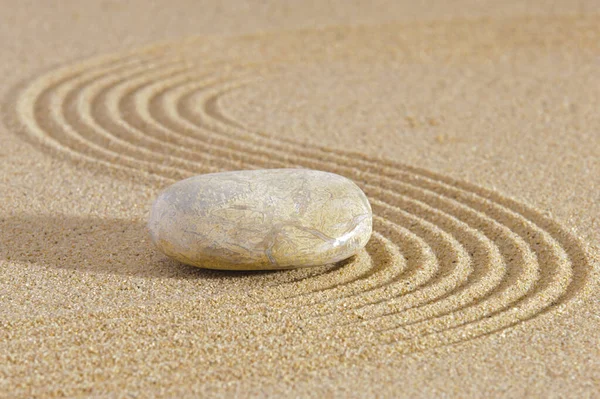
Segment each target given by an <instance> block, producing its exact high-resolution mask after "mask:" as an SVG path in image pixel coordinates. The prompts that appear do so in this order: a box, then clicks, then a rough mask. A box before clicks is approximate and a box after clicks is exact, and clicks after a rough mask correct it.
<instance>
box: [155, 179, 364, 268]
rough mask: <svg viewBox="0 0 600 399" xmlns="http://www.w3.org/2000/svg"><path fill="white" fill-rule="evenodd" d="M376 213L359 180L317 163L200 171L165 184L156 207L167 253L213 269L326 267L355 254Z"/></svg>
mask: <svg viewBox="0 0 600 399" xmlns="http://www.w3.org/2000/svg"><path fill="white" fill-rule="evenodd" d="M372 224H373V215H372V211H371V205H370V204H369V201H368V199H367V197H366V196H365V194H364V193H363V192H362V190H361V189H360V188H359V187H358V186H357V185H356V184H355V183H354V182H352V181H351V180H349V179H347V178H345V177H342V176H339V175H336V174H333V173H328V172H322V171H317V170H309V169H265V170H244V171H235V172H222V173H211V174H205V175H199V176H195V177H191V178H189V179H185V180H182V181H179V182H177V183H175V184H173V185H172V186H170V187H168V188H167V189H166V190H165V191H163V192H162V193H161V194H160V195H159V196H158V198H157V199H156V201H155V202H154V204H153V205H152V210H151V212H150V218H149V222H148V227H149V230H150V235H151V237H152V241H153V242H154V244H155V245H156V246H157V247H158V249H159V250H160V251H161V252H163V253H164V254H166V255H167V256H169V257H171V258H173V259H176V260H178V261H180V262H183V263H186V264H189V265H193V266H198V267H203V268H209V269H227V270H274V269H290V268H298V267H307V266H319V265H324V264H328V263H333V262H338V261H341V260H344V259H346V258H349V257H351V256H353V255H355V254H356V253H357V252H358V251H359V250H360V249H362V248H363V247H364V246H365V245H366V244H367V242H368V241H369V238H370V236H371V232H372Z"/></svg>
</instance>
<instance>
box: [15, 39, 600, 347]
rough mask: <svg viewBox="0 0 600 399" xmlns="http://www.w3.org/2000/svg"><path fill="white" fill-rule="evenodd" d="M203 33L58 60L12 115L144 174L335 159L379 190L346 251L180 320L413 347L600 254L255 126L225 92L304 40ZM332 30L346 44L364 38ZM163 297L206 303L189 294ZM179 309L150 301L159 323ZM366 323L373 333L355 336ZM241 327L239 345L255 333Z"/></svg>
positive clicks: (526, 212) (511, 204) (549, 298)
mask: <svg viewBox="0 0 600 399" xmlns="http://www.w3.org/2000/svg"><path fill="white" fill-rule="evenodd" d="M374 29H375V28H374ZM290 37H291V38H290ZM230 40H235V39H230ZM245 40H254V41H256V42H257V43H267V44H269V43H271V42H277V41H278V40H283V39H280V38H278V37H271V36H268V35H262V36H257V37H255V38H251V39H248V38H246V39H245ZM285 40H290V41H294V40H299V39H297V38H296V39H295V38H294V37H293V35H291V36H286V38H285ZM323 40H325V42H326V41H327V40H331V37H330V36H328V35H327V34H326V35H325V36H324V38H323ZM193 43H194V42H193V41H186V42H185V45H182V46H181V49H178V48H177V47H176V46H175V47H170V48H169V49H164V48H163V47H157V48H153V49H151V50H142V51H139V52H133V53H131V54H127V55H123V56H115V57H110V58H103V59H98V60H92V61H88V62H83V63H80V64H74V65H69V66H66V67H64V68H61V69H58V70H56V71H52V72H50V73H48V74H45V75H43V76H41V77H39V78H38V79H36V80H35V81H34V82H33V83H32V84H31V85H29V86H27V87H26V88H25V89H24V90H22V91H21V92H20V93H19V94H18V96H17V97H16V108H15V109H14V110H9V115H8V117H9V119H10V120H11V121H12V122H13V123H17V124H18V126H20V127H22V128H23V130H24V132H25V134H26V135H27V136H28V137H29V138H31V139H33V140H34V141H35V142H36V143H37V144H38V145H40V146H42V147H43V148H44V150H50V151H51V152H52V153H55V154H59V155H60V156H64V155H67V156H68V157H69V158H70V159H72V160H73V161H74V162H78V163H79V162H84V163H86V162H87V163H91V164H93V165H94V166H95V167H97V166H98V165H99V164H100V165H103V166H104V167H106V168H107V171H108V172H111V173H112V172H113V171H115V175H116V176H122V175H123V174H125V175H128V176H136V177H137V178H141V177H144V178H147V180H148V182H149V184H161V185H163V184H165V183H169V182H172V181H175V180H178V179H182V178H185V177H189V176H192V175H194V174H198V173H207V172H214V171H223V170H235V169H242V168H243V169H253V168H273V167H309V168H315V169H321V170H326V171H330V172H334V173H339V174H342V175H344V176H347V177H349V178H351V179H353V180H354V181H356V182H357V184H359V186H361V188H362V189H363V190H364V191H365V192H366V193H367V195H368V196H369V199H370V201H371V203H372V205H373V210H374V215H375V218H374V229H375V232H374V235H373V239H372V240H371V242H370V243H369V245H368V246H367V248H366V249H365V250H364V251H363V252H361V253H360V254H359V255H358V256H357V257H355V258H353V259H351V260H349V261H347V262H344V263H341V264H338V265H329V266H327V267H324V268H319V269H317V270H315V271H313V272H310V271H291V272H283V273H284V274H285V273H289V275H288V276H287V278H284V279H283V281H282V282H281V283H280V284H274V285H264V286H261V287H258V288H256V289H255V290H254V291H252V292H251V293H248V294H247V295H248V296H249V297H250V298H252V299H253V300H252V301H247V300H246V301H245V302H243V305H240V300H239V298H238V299H236V297H234V296H227V295H224V296H223V297H219V298H216V299H215V300H214V303H213V304H212V305H206V306H218V307H219V309H220V310H221V311H223V312H229V313H230V314H231V317H228V318H226V319H219V320H215V319H211V318H210V316H209V315H207V314H206V312H204V313H198V319H197V320H187V321H180V322H181V323H186V325H187V326H188V327H191V326H194V327H195V328H202V327H199V326H198V325H200V324H202V323H204V324H205V326H206V325H213V326H214V325H217V326H223V329H226V327H227V326H228V325H229V323H231V320H235V321H236V323H239V325H245V324H244V323H247V322H248V321H249V320H254V319H256V318H260V317H262V318H264V319H265V320H266V322H265V323H266V324H265V331H269V332H270V334H267V335H272V336H286V337H288V341H287V343H286V345H290V347H293V346H294V342H299V340H300V339H313V340H315V342H321V341H320V340H321V339H322V338H323V337H324V336H328V337H331V336H336V337H340V339H346V340H347V341H346V342H350V343H351V344H352V345H349V346H350V347H352V346H353V347H354V350H356V351H359V350H363V349H364V347H382V346H386V345H392V346H394V347H395V348H397V349H398V350H399V351H413V350H419V349H424V348H429V347H434V346H438V345H445V344H452V343H456V342H461V341H465V340H469V339H473V338H477V337H480V336H483V335H487V334H491V333H493V332H496V331H500V330H502V329H505V328H508V327H510V326H513V325H515V324H517V323H521V322H524V321H527V320H529V319H531V318H533V317H537V316H539V315H541V314H543V313H545V312H547V311H549V310H551V309H552V308H553V307H555V306H557V305H560V304H564V303H566V302H568V301H569V300H570V299H572V298H573V297H574V296H575V295H577V293H578V292H579V291H580V290H581V289H582V287H583V286H584V285H585V284H586V281H587V276H588V274H589V271H590V269H591V266H590V261H589V258H588V254H587V251H586V248H585V246H584V244H583V243H581V242H580V241H579V240H578V239H576V238H575V237H574V236H573V235H571V233H569V232H568V231H567V230H566V229H565V228H563V227H562V226H560V224H558V223H556V222H555V221H553V220H552V219H550V218H548V217H546V216H544V215H542V214H541V213H540V212H538V211H537V210H535V209H533V208H531V207H528V206H526V205H524V204H521V203H519V202H517V201H514V200H512V199H509V198H506V197H504V196H502V195H500V194H498V193H496V192H493V191H490V190H487V189H485V188H481V187H478V186H476V185H472V184H469V183H466V182H461V181H456V180H454V179H451V178H448V177H445V176H441V175H439V174H436V173H434V172H431V171H427V170H423V169H420V168H415V167H411V166H408V165H403V164H400V163H397V162H394V161H391V160H384V159H377V158H373V157H369V156H367V155H365V154H361V153H354V152H348V151H342V150H337V149H331V148H325V147H322V146H318V145H307V144H306V143H301V142H296V141H294V140H292V139H287V138H282V137H279V136H277V135H269V134H267V133H264V132H257V131H254V130H252V129H251V128H249V127H246V125H245V124H244V122H243V121H239V120H235V119H234V118H233V117H232V116H230V115H227V113H226V112H227V110H226V109H225V108H224V107H223V105H222V104H221V100H222V98H223V96H224V95H225V94H226V93H232V92H234V91H235V90H236V89H238V88H240V87H244V85H247V84H260V81H261V79H262V78H264V77H266V76H270V75H274V74H277V73H278V72H279V71H281V70H285V66H286V65H287V63H290V64H293V63H296V64H298V63H299V64H301V63H302V62H303V61H302V60H303V59H304V58H303V57H302V56H301V55H302V54H300V55H299V56H298V57H297V59H296V58H294V57H291V59H278V58H276V57H275V58H274V61H273V62H272V63H269V62H268V61H269V60H265V61H264V62H258V61H255V60H251V59H250V60H244V59H243V57H241V58H242V59H231V60H222V61H219V62H215V63H211V64H207V63H205V62H203V61H202V60H201V58H202V57H201V51H199V52H198V53H199V54H200V55H198V54H196V56H195V57H196V58H194V57H192V56H188V55H187V54H188V52H189V50H190V47H192V48H193ZM200 43H201V42H200ZM337 44H338V45H339V47H340V50H339V51H340V54H343V55H344V56H345V57H348V54H350V53H351V51H350V47H348V46H351V45H356V43H355V42H352V40H349V41H348V42H347V43H346V44H345V45H346V47H344V44H343V43H342V44H339V43H337ZM200 47H201V46H200ZM325 47H326V46H325ZM308 48H309V49H308V50H302V51H307V52H308V53H306V54H305V55H307V56H312V55H313V53H311V52H317V53H318V51H319V50H318V48H316V49H315V48H312V47H310V46H308ZM298 51H300V50H298ZM318 57H319V55H318V54H317V58H318ZM22 260H23V261H30V259H25V258H23V259H22ZM199 273H200V272H199ZM214 273H215V272H211V273H208V274H210V275H213V274H214ZM200 274H201V273H200ZM256 278H260V275H257V277H256ZM244 298H246V297H244ZM246 299H247V298H246ZM163 306H165V307H167V306H180V307H187V309H188V310H190V309H192V310H193V309H196V308H194V306H196V305H194V304H190V303H183V302H182V303H178V304H176V305H174V304H165V305H163ZM121 311H122V312H124V313H126V312H128V311H130V310H127V309H123V310H121ZM132 311H133V310H132ZM168 317H169V316H165V315H164V314H163V313H160V312H155V315H154V316H150V317H149V319H148V322H151V321H152V320H154V321H157V322H158V321H161V320H162V321H164V320H166V318H168ZM204 328H206V327H204ZM217 330H218V329H217ZM241 330H243V329H241ZM207 331H208V330H207ZM298 332H301V334H299V335H297V334H298ZM365 333H366V334H367V336H369V337H370V340H369V342H364V340H360V339H359V338H358V337H364V336H365V335H364V334H365ZM231 334H234V332H232V333H231ZM300 336H301V337H302V338H300ZM231 339H232V341H233V342H237V343H238V344H239V342H240V340H241V341H244V342H250V341H251V340H252V339H256V337H255V336H252V335H250V336H246V337H241V336H236V337H235V339H234V338H231ZM249 345H250V343H249Z"/></svg>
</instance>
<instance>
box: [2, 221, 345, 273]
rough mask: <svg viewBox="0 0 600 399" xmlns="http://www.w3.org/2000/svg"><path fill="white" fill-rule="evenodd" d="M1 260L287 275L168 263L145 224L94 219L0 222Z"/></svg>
mask: <svg viewBox="0 0 600 399" xmlns="http://www.w3.org/2000/svg"><path fill="white" fill-rule="evenodd" d="M0 259H3V260H8V261H12V262H24V263H29V264H36V265H40V266H46V267H52V268H58V269H72V270H78V271H84V272H91V273H112V274H119V275H126V276H137V277H146V278H153V277H154V278H177V279H233V278H235V279H240V278H242V279H243V278H253V279H254V278H259V279H264V278H267V279H269V277H275V276H274V275H280V274H281V273H287V272H286V271H255V272H251V271H250V272H248V271H243V272H235V271H220V270H208V269H201V268H197V267H193V266H188V265H185V264H182V263H179V262H177V261H174V260H171V259H169V258H167V257H166V256H165V255H163V254H161V253H160V252H158V250H156V249H155V248H154V246H153V245H152V242H151V240H150V237H149V235H148V230H147V228H146V223H145V221H143V220H126V219H114V218H109V219H106V218H98V217H92V216H89V217H79V216H64V215H60V216H47V215H44V216H35V215H17V216H3V217H0ZM337 267H339V265H337ZM296 277H298V276H296ZM306 277H308V276H306ZM306 277H305V278H306ZM289 278H293V276H289Z"/></svg>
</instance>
